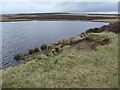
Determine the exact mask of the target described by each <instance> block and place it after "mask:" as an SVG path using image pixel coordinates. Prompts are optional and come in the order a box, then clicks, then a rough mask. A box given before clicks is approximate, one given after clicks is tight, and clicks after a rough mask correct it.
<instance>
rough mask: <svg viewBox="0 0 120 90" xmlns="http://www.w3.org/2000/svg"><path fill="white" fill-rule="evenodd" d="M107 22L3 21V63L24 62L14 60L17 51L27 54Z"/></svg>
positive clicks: (4, 65)
mask: <svg viewBox="0 0 120 90" xmlns="http://www.w3.org/2000/svg"><path fill="white" fill-rule="evenodd" d="M107 24H108V23H103V22H83V21H25V22H2V65H3V67H6V66H9V65H13V64H17V63H20V62H22V61H19V62H16V61H15V60H13V57H14V55H15V54H16V53H20V54H26V53H27V50H28V49H30V48H33V47H36V46H40V45H42V44H48V43H55V42H57V41H58V40H61V39H64V38H70V37H74V36H76V35H78V34H79V33H81V32H84V31H85V30H87V29H89V28H94V27H101V26H103V25H107Z"/></svg>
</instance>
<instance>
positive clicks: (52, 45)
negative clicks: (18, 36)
mask: <svg viewBox="0 0 120 90" xmlns="http://www.w3.org/2000/svg"><path fill="white" fill-rule="evenodd" d="M114 24H115V23H114ZM110 25H112V24H109V25H103V26H102V27H99V28H90V29H87V30H86V31H85V32H83V33H80V34H78V35H77V36H74V37H72V38H68V39H66V38H65V39H62V40H59V41H58V42H56V43H50V44H43V45H41V46H40V47H34V48H31V49H35V48H39V50H40V51H38V52H34V51H33V53H32V54H29V50H31V49H29V50H28V53H27V54H26V55H22V57H24V58H25V60H24V62H22V63H20V64H24V63H26V62H27V60H26V57H27V58H28V57H31V56H34V55H35V54H40V55H41V54H45V53H46V54H45V55H46V56H47V55H48V54H49V53H50V52H51V51H52V50H53V49H55V48H56V47H58V46H59V45H60V44H61V45H62V46H59V47H60V48H63V47H65V46H67V45H72V44H73V43H74V41H72V40H75V39H76V38H78V37H79V36H80V37H81V35H83V38H84V37H86V36H87V34H89V33H101V32H104V31H105V29H106V31H107V30H108V28H110V27H109V26H110ZM113 26H114V25H113ZM111 29H112V28H111ZM107 32H110V31H107ZM113 32H115V33H116V32H117V31H113ZM42 46H44V48H43V50H42V49H40V48H41V47H42ZM48 48H51V49H50V50H49V49H48ZM44 49H46V50H44ZM20 56H21V55H20ZM48 56H49V55H48ZM14 60H15V59H14ZM17 65H18V64H17ZM10 66H16V65H10ZM10 66H8V67H10ZM8 67H5V68H8Z"/></svg>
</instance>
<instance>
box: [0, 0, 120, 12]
mask: <svg viewBox="0 0 120 90" xmlns="http://www.w3.org/2000/svg"><path fill="white" fill-rule="evenodd" d="M0 6H2V7H1V9H2V13H6V14H7V13H9V14H12V13H49V12H69V13H72V12H74V13H82V12H96V13H99V12H102V13H109V12H110V13H116V12H117V11H118V3H117V2H3V3H0Z"/></svg>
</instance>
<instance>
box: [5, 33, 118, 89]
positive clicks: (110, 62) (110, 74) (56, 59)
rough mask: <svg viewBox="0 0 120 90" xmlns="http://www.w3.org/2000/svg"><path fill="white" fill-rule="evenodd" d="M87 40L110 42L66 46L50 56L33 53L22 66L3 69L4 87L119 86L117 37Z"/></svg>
mask: <svg viewBox="0 0 120 90" xmlns="http://www.w3.org/2000/svg"><path fill="white" fill-rule="evenodd" d="M89 37H91V38H92V39H94V40H97V41H99V40H101V39H103V38H109V40H110V41H109V43H108V44H106V45H103V46H101V45H99V46H97V47H95V48H94V49H90V48H87V49H86V48H85V47H84V46H85V44H84V43H83V46H82V44H77V45H76V46H75V45H71V46H69V45H68V46H65V47H63V48H62V50H61V51H60V52H59V53H56V54H54V55H51V56H45V55H41V54H39V53H36V54H33V55H31V56H29V57H26V59H27V60H29V61H28V62H26V63H25V64H20V65H17V66H14V67H9V68H6V69H3V88H52V87H56V88H60V87H66V88H68V87H72V88H116V87H118V86H117V85H118V35H117V34H115V33H96V34H95V33H94V34H90V35H89ZM91 43H92V42H91ZM91 43H90V45H93V44H91ZM86 45H88V46H89V44H88V43H86ZM84 48H85V49H84Z"/></svg>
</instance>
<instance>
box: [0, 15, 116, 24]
mask: <svg viewBox="0 0 120 90" xmlns="http://www.w3.org/2000/svg"><path fill="white" fill-rule="evenodd" d="M0 17H1V19H0V22H15V21H91V22H109V23H112V22H116V21H117V20H118V15H114V14H74V13H38V14H36V13H35V14H3V15H0Z"/></svg>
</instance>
